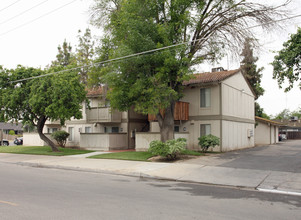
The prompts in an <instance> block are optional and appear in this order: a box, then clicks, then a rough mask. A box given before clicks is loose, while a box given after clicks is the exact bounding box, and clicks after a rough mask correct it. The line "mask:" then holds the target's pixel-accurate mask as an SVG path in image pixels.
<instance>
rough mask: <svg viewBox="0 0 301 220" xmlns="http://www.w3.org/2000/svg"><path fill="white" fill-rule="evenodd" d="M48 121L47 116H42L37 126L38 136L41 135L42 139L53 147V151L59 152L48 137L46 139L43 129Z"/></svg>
mask: <svg viewBox="0 0 301 220" xmlns="http://www.w3.org/2000/svg"><path fill="white" fill-rule="evenodd" d="M46 120H47V118H46V117H45V116H41V118H39V120H38V124H37V129H38V134H39V136H40V138H41V139H42V140H43V141H45V142H46V143H47V144H48V145H49V146H50V147H51V150H52V151H55V152H58V151H59V149H58V148H57V147H56V146H55V144H54V143H53V142H52V141H51V140H50V139H49V138H48V137H46V135H45V134H43V128H44V125H45V122H46Z"/></svg>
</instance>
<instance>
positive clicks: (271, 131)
mask: <svg viewBox="0 0 301 220" xmlns="http://www.w3.org/2000/svg"><path fill="white" fill-rule="evenodd" d="M278 133H279V128H278V127H277V126H274V125H270V124H267V123H263V122H259V121H257V126H256V128H255V145H269V144H275V143H278V142H279V140H278Z"/></svg>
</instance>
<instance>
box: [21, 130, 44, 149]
mask: <svg viewBox="0 0 301 220" xmlns="http://www.w3.org/2000/svg"><path fill="white" fill-rule="evenodd" d="M23 145H24V146H44V141H42V139H40V137H39V134H38V133H23Z"/></svg>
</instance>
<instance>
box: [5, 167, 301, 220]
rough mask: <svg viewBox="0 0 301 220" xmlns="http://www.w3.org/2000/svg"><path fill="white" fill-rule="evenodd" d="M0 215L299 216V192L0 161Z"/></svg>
mask: <svg viewBox="0 0 301 220" xmlns="http://www.w3.org/2000/svg"><path fill="white" fill-rule="evenodd" d="M0 177H1V178H0V219H1V220H14V219H22V220H27V219H28V220H29V219H30V220H35V219H43V220H47V219H55V220H60V219H64V220H65V219H72V220H73V219H85V220H87V219H206V220H207V219H214V220H216V219H256V220H258V219H273V220H275V219H290V220H291V219H301V197H297V196H287V195H279V194H270V193H263V192H258V191H248V190H239V189H234V188H224V187H215V186H205V185H197V184H186V183H179V182H166V181H155V180H146V179H139V178H133V177H124V176H116V175H104V174H99V173H88V172H76V171H66V170H56V169H46V168H33V167H23V166H20V165H15V164H6V163H0Z"/></svg>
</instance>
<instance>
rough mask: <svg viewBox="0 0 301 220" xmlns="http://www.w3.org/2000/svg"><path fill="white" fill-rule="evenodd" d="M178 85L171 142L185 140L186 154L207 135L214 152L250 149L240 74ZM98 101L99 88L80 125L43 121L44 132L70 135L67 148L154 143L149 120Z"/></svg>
mask: <svg viewBox="0 0 301 220" xmlns="http://www.w3.org/2000/svg"><path fill="white" fill-rule="evenodd" d="M184 86H185V88H184V91H183V92H184V96H183V98H182V99H181V100H180V101H179V102H178V103H177V104H176V107H175V114H174V115H175V128H174V131H175V138H178V137H184V138H186V139H187V141H188V148H190V149H198V138H199V137H200V136H202V135H207V134H213V135H215V136H217V137H219V138H220V146H218V147H216V148H215V149H214V150H216V151H229V150H236V149H241V148H247V147H253V146H254V125H255V120H254V96H255V95H254V93H253V91H252V89H251V87H250V86H249V84H248V83H247V81H246V79H245V78H244V76H243V74H242V73H241V71H240V70H231V71H224V70H223V69H216V70H215V71H214V72H210V73H201V74H195V75H194V77H193V78H192V79H191V80H189V81H187V82H184ZM104 96H105V94H104V93H103V91H102V88H101V87H100V88H98V89H94V90H90V91H89V92H88V94H87V98H88V99H89V101H90V104H89V105H90V108H89V107H88V105H86V103H83V109H82V112H83V118H82V119H81V120H74V119H72V120H70V121H66V123H65V125H64V126H61V125H60V124H59V122H57V121H55V122H47V123H46V125H45V128H44V133H49V134H50V133H52V132H54V131H55V130H59V129H63V130H66V131H67V132H69V134H70V137H69V139H68V142H67V146H77V147H81V148H86V149H95V150H112V149H136V150H138V151H139V150H140V151H144V150H147V149H148V147H149V143H150V142H151V141H152V140H160V133H159V132H160V129H159V125H158V122H157V121H156V118H155V117H154V116H150V115H149V116H148V117H147V116H144V115H140V114H137V113H136V112H135V111H134V110H133V109H130V110H129V111H127V112H118V111H115V110H112V109H111V108H110V105H109V102H107V101H106V99H105V97H104ZM37 138H38V137H37ZM38 139H39V138H38ZM24 143H25V144H26V137H25V138H24ZM28 144H29V145H32V144H31V143H28ZM37 144H38V145H39V144H40V143H37Z"/></svg>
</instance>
